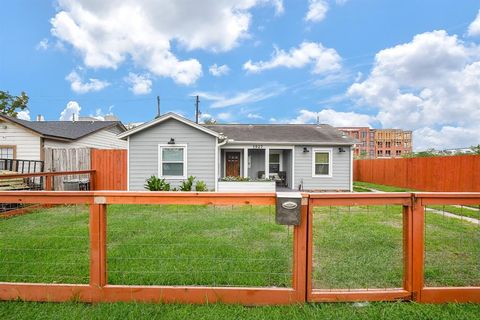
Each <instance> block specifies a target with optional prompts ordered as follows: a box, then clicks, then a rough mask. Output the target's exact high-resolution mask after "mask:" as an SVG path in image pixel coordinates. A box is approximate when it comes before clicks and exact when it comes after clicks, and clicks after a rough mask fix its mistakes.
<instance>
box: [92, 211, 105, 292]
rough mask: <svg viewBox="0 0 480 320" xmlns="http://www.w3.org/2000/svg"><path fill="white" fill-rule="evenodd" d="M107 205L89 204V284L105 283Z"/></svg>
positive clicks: (99, 284) (94, 285)
mask: <svg viewBox="0 0 480 320" xmlns="http://www.w3.org/2000/svg"><path fill="white" fill-rule="evenodd" d="M106 212H107V206H106V204H92V205H90V286H91V287H95V288H100V287H104V286H105V285H106V284H107V259H106V252H107V246H106V244H107V224H106V222H107V215H106Z"/></svg>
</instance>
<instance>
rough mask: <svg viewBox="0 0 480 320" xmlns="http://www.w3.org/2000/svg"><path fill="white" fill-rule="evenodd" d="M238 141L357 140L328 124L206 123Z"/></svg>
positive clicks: (318, 142)
mask: <svg viewBox="0 0 480 320" xmlns="http://www.w3.org/2000/svg"><path fill="white" fill-rule="evenodd" d="M204 126H205V127H206V128H208V129H211V130H214V131H216V132H218V133H221V134H222V135H224V136H227V138H228V140H229V142H234V143H235V142H237V143H241V142H242V143H263V142H268V143H287V144H290V143H292V144H316V145H332V144H333V145H353V144H355V141H354V140H352V139H351V138H349V137H348V136H346V135H344V134H343V133H342V132H341V131H339V130H337V129H335V128H334V127H332V126H330V125H327V124H320V125H314V124H260V125H252V124H225V125H224V124H213V125H204Z"/></svg>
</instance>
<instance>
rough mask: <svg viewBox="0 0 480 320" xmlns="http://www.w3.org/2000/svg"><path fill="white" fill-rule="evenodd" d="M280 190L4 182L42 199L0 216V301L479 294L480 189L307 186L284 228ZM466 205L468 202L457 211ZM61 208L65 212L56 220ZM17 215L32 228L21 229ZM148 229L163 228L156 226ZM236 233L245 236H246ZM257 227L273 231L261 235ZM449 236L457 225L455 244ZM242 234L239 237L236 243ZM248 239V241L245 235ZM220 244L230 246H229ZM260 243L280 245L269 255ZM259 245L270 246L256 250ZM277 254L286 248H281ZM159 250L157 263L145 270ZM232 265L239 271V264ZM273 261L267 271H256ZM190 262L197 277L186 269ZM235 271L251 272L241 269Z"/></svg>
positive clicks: (7, 194) (280, 300)
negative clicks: (330, 189) (41, 187)
mask: <svg viewBox="0 0 480 320" xmlns="http://www.w3.org/2000/svg"><path fill="white" fill-rule="evenodd" d="M276 201H277V199H276V194H274V193H246V194H239V193H215V192H205V193H203V192H198V193H197V192H126V191H85V192H74V191H63V192H54V191H20V192H11V191H3V192H0V203H24V204H35V205H36V206H38V208H39V209H38V210H36V211H32V212H31V214H30V215H25V216H22V217H14V218H11V219H4V220H0V224H1V223H3V225H0V226H1V227H0V232H1V233H0V243H2V240H5V241H3V244H0V255H1V256H0V258H1V260H2V261H3V262H4V267H2V268H3V269H2V272H0V277H3V278H0V279H7V281H8V282H0V299H1V300H15V299H22V300H28V301H58V302H60V301H69V300H79V301H84V302H101V301H105V302H113V301H145V302H166V303H170V302H180V303H212V302H223V303H240V304H246V305H266V304H290V303H300V302H307V301H309V302H324V301H328V302H334V301H392V300H413V301H418V302H435V303H441V302H466V301H469V302H480V279H479V278H478V276H479V275H480V272H478V271H480V224H476V222H478V221H479V220H480V217H477V216H476V214H477V212H480V211H477V210H480V207H479V205H480V193H368V194H366V193H365V194H363V193H362V194H359V193H321V194H316V193H303V194H302V199H301V211H300V212H301V219H300V224H299V225H297V226H292V227H288V226H279V225H275V218H272V217H273V215H274V212H275V205H276ZM445 206H448V207H445ZM43 208H47V209H45V210H44V209H43ZM88 208H89V209H88ZM236 208H239V209H238V210H237V209H236ZM242 208H244V209H242ZM441 208H443V209H444V210H443V211H442V210H441ZM452 208H457V209H458V210H462V211H458V210H457V211H458V212H457V211H455V210H453V209H452ZM42 210H43V211H42ZM448 210H450V211H451V212H450V211H448ZM464 210H469V211H467V213H466V214H463V215H462V212H464ZM441 213H443V214H441ZM447 213H448V214H447ZM30 217H32V219H33V218H35V219H34V220H29V218H30ZM63 218H65V219H66V220H65V221H61V220H62V219H63ZM17 219H18V220H17ZM22 219H23V220H22ZM41 219H44V220H43V221H47V222H48V221H50V222H52V221H57V222H58V221H61V222H58V223H59V224H58V225H52V226H49V228H51V229H50V230H51V231H49V232H48V234H47V235H45V233H44V231H43V230H44V229H35V228H34V227H35V226H37V225H38V224H39V223H40V221H42V220H41ZM84 219H85V221H84ZM34 221H35V223H36V224H35V223H33V222H34ZM24 223H25V224H28V230H25V233H24V234H21V232H22V225H23V224H24ZM189 223H190V224H189ZM187 224H189V225H187ZM187 227H188V228H187ZM190 227H191V228H190ZM77 228H78V229H77ZM82 228H88V236H87V239H86V240H85V241H86V242H85V243H86V244H87V250H88V252H87V253H86V256H81V257H80V256H79V257H77V256H75V255H74V254H73V255H70V251H72V250H73V247H72V246H75V245H77V243H76V241H77V242H78V241H80V240H81V239H82V238H83V237H84V235H86V233H84V231H82V230H85V229H82ZM152 228H159V229H158V230H157V231H156V232H154V231H155V230H156V229H152ZM189 228H190V229H189ZM1 230H4V231H1ZM430 230H433V231H430ZM15 231H17V232H15ZM35 232H36V233H35ZM245 232H248V233H245ZM17 234H18V237H21V236H25V237H27V236H28V237H35V236H39V237H42V236H43V237H45V239H43V240H42V239H41V240H42V242H41V244H42V245H43V247H34V245H36V243H37V242H34V241H31V242H29V241H16V238H15V236H16V235H17ZM245 234H248V235H249V236H247V237H246V238H245ZM265 234H267V235H268V234H269V235H270V237H266V238H265V237H263V235H265ZM441 235H444V237H442V236H441ZM458 235H463V238H464V239H461V240H462V241H463V242H459V239H458V238H461V237H459V236H458ZM2 237H3V238H2ZM47 237H50V238H48V239H47ZM55 237H58V238H61V239H59V240H55V239H56V238H55ZM217 237H225V238H222V239H229V240H228V241H230V246H229V247H227V246H226V245H227V244H223V243H222V247H221V248H220V247H218V245H219V242H218V241H216V239H217ZM235 237H239V238H235ZM279 237H280V238H279ZM28 239H30V238H28ZM49 239H51V241H50V240H49ZM69 239H72V240H69ZM75 239H77V240H75ZM172 239H176V241H177V242H172ZM178 239H182V241H181V242H179V240H178ZM239 239H242V240H246V241H244V242H242V243H240V242H238V240H239ZM289 239H290V240H291V242H290V240H289ZM7 240H8V241H7ZM30 240H31V239H30ZM47 240H49V241H47ZM262 241H263V242H262ZM265 241H266V242H265ZM466 242H468V243H470V245H469V246H467V247H465V246H463V243H466ZM245 244H248V246H244V247H242V245H245ZM22 245H23V246H24V247H21V246H22ZM175 248H178V249H175ZM182 248H184V249H185V250H187V252H182V250H183V249H182ZM195 248H207V249H203V250H206V251H201V252H200V253H203V254H204V256H202V255H199V254H198V252H197V251H196V249H195ZM240 249H242V250H243V251H238V250H240ZM15 250H16V251H15ZM45 250H55V252H56V253H55V254H58V259H61V260H60V261H43V260H41V259H37V260H35V259H34V258H35V256H32V255H31V254H30V253H29V252H30V251H34V252H37V251H38V252H44V251H45ZM228 250H237V251H238V252H240V253H239V255H238V256H232V255H231V254H230V253H231V252H230V251H228ZM269 250H280V251H278V253H275V254H273V255H272V252H269ZM11 251H13V253H12V252H11ZM80 251H81V250H80ZM80 251H79V252H80ZM81 252H84V251H81ZM266 252H267V253H268V254H267V256H266V257H263V256H261V255H260V256H259V255H258V254H265V253H266ZM206 254H208V255H206ZM225 254H227V255H225ZM287 256H289V257H291V258H288V259H287V258H285V259H283V258H281V257H287ZM55 257H56V256H55ZM82 257H86V259H88V264H84V263H85V260H84V258H82ZM77 258H78V259H80V258H82V259H80V260H78V261H81V266H84V265H85V267H88V271H85V273H82V272H83V271H81V270H83V269H79V268H80V267H79V266H76V265H74V264H73V261H77V260H75V259H77ZM460 258H462V259H463V261H462V263H461V264H460V263H457V265H458V267H456V266H455V268H454V267H448V268H447V269H446V268H445V266H444V264H445V263H442V264H439V263H438V261H439V260H444V261H448V260H449V259H457V260H458V259H460ZM16 259H18V261H17V260H16ZM55 259H57V258H55ZM202 259H204V260H202ZM216 259H217V260H216ZM240 260H241V261H240ZM457 260H452V261H454V262H455V261H457ZM21 261H37V264H41V263H44V264H46V265H50V264H55V265H56V263H57V262H58V263H60V262H61V263H63V265H61V268H60V269H58V268H53V267H52V268H46V270H47V271H49V272H53V273H54V272H57V273H58V272H63V273H65V275H63V274H59V276H69V277H66V278H65V279H69V280H68V282H71V281H72V280H71V279H75V277H79V278H82V277H87V278H86V279H87V280H86V282H83V281H78V282H77V281H74V283H63V282H65V281H61V280H60V281H57V280H54V281H55V282H54V283H50V282H49V283H45V282H44V281H43V282H39V283H34V282H30V281H28V282H23V280H22V279H23V278H22V274H13V273H14V272H15V270H16V269H15V268H14V267H11V266H10V267H8V266H7V265H10V264H11V265H15V264H17V263H18V264H19V263H20V262H21ZM157 261H158V263H159V264H160V265H159V267H160V266H163V269H162V270H163V271H162V272H160V273H159V271H158V270H160V269H158V270H157V269H153V270H151V271H148V270H147V269H146V268H147V266H155V263H157ZM179 261H180V262H181V261H189V263H190V265H185V264H178V263H180V262H179ZM209 261H210V262H209ZM211 261H213V264H212V262H211ZM215 261H218V263H215ZM239 261H240V262H239ZM289 261H290V262H289ZM457 262H458V261H457ZM239 263H240V269H236V268H237V267H238V266H239ZM249 264H251V265H249ZM266 264H267V266H266ZM453 264H454V263H452V265H453ZM212 266H213V267H217V269H215V268H212ZM274 266H276V267H278V268H280V269H278V270H274V269H273V267H274ZM23 267H24V270H26V271H28V269H26V268H27V266H23ZM186 267H191V268H199V269H198V270H196V269H194V270H191V269H188V268H187V269H185V268H186ZM265 267H267V269H265ZM269 267H271V268H272V269H271V271H265V270H269V269H268V268H269ZM82 268H83V267H82ZM165 268H166V269H165ZM218 268H220V269H218ZM255 268H258V269H255ZM5 270H6V271H8V272H10V273H11V274H10V275H9V274H8V272H5ZM12 270H13V271H12ZM19 270H23V269H19ZM187 270H190V271H189V272H190V273H193V274H196V272H197V271H198V273H199V274H203V277H202V278H195V277H193V276H192V275H189V274H188V273H186V271H187ZM219 270H220V271H219ZM285 270H290V271H288V273H286V274H285V275H287V276H288V278H289V281H284V280H283V275H284V272H285ZM75 272H77V273H79V274H75ZM149 272H150V273H149ZM212 272H213V274H212ZM229 272H230V273H231V275H232V276H231V277H229V276H228V275H229ZM269 272H271V274H270V275H268V273H269ZM280 272H282V273H280ZM18 273H20V271H19V272H18ZM67 273H68V274H67ZM72 273H73V274H72ZM215 273H222V274H221V275H222V276H224V278H218V279H219V281H220V282H218V283H220V285H218V286H216V285H215V284H214V283H213V284H210V283H209V282H208V281H210V280H209V279H216V278H215ZM243 273H245V274H247V275H250V276H251V279H249V278H246V279H245V278H243V277H242V276H241V274H243ZM184 274H186V276H185V277H184V276H183V275H184ZM239 274H240V275H239ZM122 275H123V278H122ZM217 275H218V276H220V274H217ZM262 275H266V276H267V278H261V277H262ZM24 276H28V274H26V275H24ZM50 276H51V275H50ZM162 277H164V278H162ZM167 277H168V278H167ZM182 277H183V278H182ZM9 279H16V280H15V281H13V282H12V280H9ZM40 279H43V278H40ZM45 279H48V278H45ZM125 279H126V280H125ZM155 279H157V280H155ZM222 279H223V280H222ZM232 279H233V280H232ZM235 279H237V280H235ZM257 280H258V281H257ZM0 281H5V280H0ZM122 281H126V282H122ZM269 281H273V282H271V283H273V284H272V285H270V282H269ZM130 283H132V284H130ZM137 283H138V284H137ZM158 283H160V284H158ZM162 283H166V284H167V285H163V284H162ZM197 283H198V284H197ZM238 283H240V285H237V286H236V284H238ZM242 283H246V284H250V283H253V284H255V283H259V284H260V286H242V285H241V284H242ZM225 284H227V285H225ZM277 284H281V285H279V286H276V285H277ZM444 284H445V285H444Z"/></svg>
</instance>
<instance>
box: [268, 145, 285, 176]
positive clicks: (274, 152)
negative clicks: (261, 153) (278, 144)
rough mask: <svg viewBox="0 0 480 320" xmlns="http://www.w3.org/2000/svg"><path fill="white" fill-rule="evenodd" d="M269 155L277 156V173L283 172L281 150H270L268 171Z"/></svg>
mask: <svg viewBox="0 0 480 320" xmlns="http://www.w3.org/2000/svg"><path fill="white" fill-rule="evenodd" d="M271 154H278V159H279V160H278V161H279V163H278V164H279V170H278V171H283V150H277V149H275V150H273V151H272V150H270V153H269V155H268V167H269V170H268V171H270V155H271Z"/></svg>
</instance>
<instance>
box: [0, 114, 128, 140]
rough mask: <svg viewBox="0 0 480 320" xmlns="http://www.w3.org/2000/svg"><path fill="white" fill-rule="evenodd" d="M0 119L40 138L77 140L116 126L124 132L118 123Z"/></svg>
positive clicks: (2, 116)
mask: <svg viewBox="0 0 480 320" xmlns="http://www.w3.org/2000/svg"><path fill="white" fill-rule="evenodd" d="M0 119H3V120H6V121H9V122H13V123H15V124H17V125H19V126H22V127H24V128H26V129H28V130H30V131H33V132H35V133H37V134H39V135H40V136H42V137H46V138H50V139H61V140H77V139H80V138H82V137H85V136H87V135H89V134H92V133H95V132H97V131H100V130H103V129H108V128H111V127H115V126H118V127H119V128H120V129H121V130H126V129H125V127H124V126H123V124H122V123H121V122H120V121H28V120H21V119H17V118H13V117H10V116H7V115H5V114H0Z"/></svg>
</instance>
